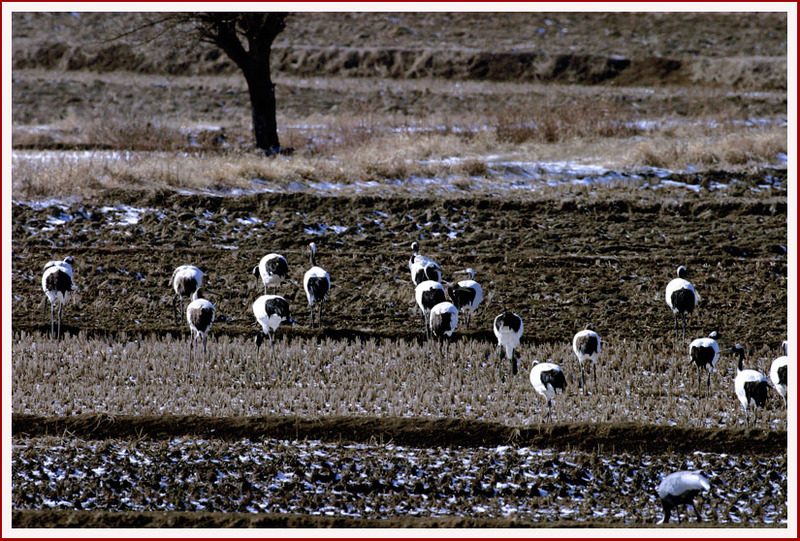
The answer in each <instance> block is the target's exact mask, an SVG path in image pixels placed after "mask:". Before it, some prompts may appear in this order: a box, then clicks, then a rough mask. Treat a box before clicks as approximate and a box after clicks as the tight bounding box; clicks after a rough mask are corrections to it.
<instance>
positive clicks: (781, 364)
mask: <svg viewBox="0 0 800 541" xmlns="http://www.w3.org/2000/svg"><path fill="white" fill-rule="evenodd" d="M788 366H789V343H788V342H787V341H786V340H784V341H783V355H782V356H780V357H778V358H776V359H775V360H774V361H772V365H770V368H769V379H771V380H772V385H773V386H774V387H775V390H776V391H778V394H779V395H781V398H783V407H784V409H786V405H787V399H786V397H787V394H788V392H789V386H788V380H787V377H788V375H789V374H788V373H787V372H788Z"/></svg>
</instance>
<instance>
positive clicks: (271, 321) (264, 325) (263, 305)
mask: <svg viewBox="0 0 800 541" xmlns="http://www.w3.org/2000/svg"><path fill="white" fill-rule="evenodd" d="M253 315H254V316H255V317H256V321H258V323H259V324H260V325H261V330H262V332H261V333H259V334H258V335H256V346H257V347H261V342H262V340H263V339H264V335H266V336H267V337H268V338H269V341H270V343H272V344H274V343H275V331H277V330H278V327H279V326H280V325H281V323H291V322H292V316H291V313H290V312H289V303H288V302H287V301H286V299H284V298H283V297H281V296H280V295H261V296H260V297H259V298H257V299H256V301H255V302H254V303H253Z"/></svg>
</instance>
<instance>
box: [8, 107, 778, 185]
mask: <svg viewBox="0 0 800 541" xmlns="http://www.w3.org/2000/svg"><path fill="white" fill-rule="evenodd" d="M552 127H553V130H554V131H552V132H550V133H551V134H555V133H557V132H559V130H561V129H563V130H566V133H562V134H561V135H559V136H557V138H558V137H564V138H565V140H561V139H559V140H557V141H542V140H541V137H542V135H541V134H539V135H537V134H536V133H534V132H536V131H537V130H536V129H534V130H533V132H530V131H528V130H529V129H528V128H524V127H522V124H520V125H517V126H516V127H513V128H511V127H509V125H508V124H505V125H504V126H503V127H502V128H501V127H499V126H498V127H497V128H496V129H493V130H481V131H478V132H473V133H471V134H469V136H465V135H463V134H459V133H453V132H452V131H451V132H450V133H438V132H434V131H426V130H414V131H411V130H408V129H403V128H395V127H391V126H389V127H387V126H383V125H377V124H373V123H368V122H367V121H366V120H365V121H364V122H362V123H360V124H359V123H352V124H347V125H343V124H341V123H340V124H338V125H336V126H335V127H333V128H329V129H327V130H326V129H320V130H318V131H317V132H316V133H314V134H313V135H311V134H308V132H303V133H301V132H300V131H299V130H296V131H294V132H289V134H288V136H287V137H285V138H284V141H285V143H286V144H287V145H288V146H294V145H295V144H297V143H299V146H297V147H295V149H294V154H293V155H291V156H278V157H276V158H274V159H265V158H264V157H262V156H260V155H258V154H256V153H253V152H246V151H229V150H228V151H223V152H218V151H214V150H213V149H200V150H198V149H197V147H189V146H185V147H184V148H183V149H179V148H178V147H180V146H181V144H185V143H183V142H184V141H186V139H187V137H186V135H185V134H182V133H180V132H179V131H177V130H170V129H168V128H165V127H163V126H157V125H149V124H147V123H144V124H141V123H136V122H133V123H132V124H131V125H130V126H128V125H125V124H118V125H110V126H107V127H106V128H105V131H104V130H101V129H97V130H96V133H97V134H98V135H96V137H98V140H102V141H105V143H106V144H108V145H110V146H112V147H113V148H117V149H124V148H126V146H132V147H135V148H137V149H141V150H136V151H134V152H127V151H120V152H116V153H108V152H107V151H94V152H93V151H86V152H82V153H81V154H82V155H83V156H84V157H83V158H80V159H78V158H76V157H74V156H71V155H70V154H69V153H63V154H58V153H54V154H53V156H52V157H50V158H48V159H24V160H23V159H15V162H14V167H13V177H12V182H13V183H12V186H13V188H12V191H13V194H14V197H15V198H18V199H36V198H42V197H54V196H61V197H63V196H74V195H91V194H92V193H95V192H97V191H102V190H103V189H108V188H124V189H136V190H138V189H160V188H171V189H182V190H209V189H211V190H221V191H223V192H224V191H227V190H230V189H235V188H238V189H247V188H252V186H253V182H254V181H255V180H258V181H261V182H267V183H270V184H272V185H273V186H274V187H275V188H277V189H281V187H283V188H285V187H286V186H288V185H289V184H290V183H292V182H298V183H307V182H324V183H331V182H332V183H340V184H343V185H349V184H354V183H366V182H377V183H385V182H386V181H390V182H391V181H404V180H407V179H411V178H438V179H444V180H448V182H449V183H451V184H452V185H454V186H456V187H458V186H468V185H470V179H471V178H474V177H487V176H489V166H488V162H489V159H490V158H492V157H496V156H505V157H506V159H510V160H514V161H519V162H527V163H531V164H535V163H537V162H540V161H545V162H547V161H561V160H566V161H571V159H573V160H574V159H575V158H576V157H578V156H581V157H582V158H580V159H578V160H577V162H578V163H594V164H598V165H602V166H604V167H606V168H610V169H617V170H623V169H628V168H633V169H636V168H638V167H642V166H650V167H661V168H666V169H671V170H679V171H680V170H685V169H687V168H690V167H692V168H694V169H696V170H704V169H715V170H729V171H732V172H734V171H747V170H754V169H758V168H760V167H764V166H765V165H768V164H774V163H776V157H777V156H778V154H779V153H786V152H787V133H786V129H785V128H784V127H749V128H743V129H739V130H737V131H732V130H730V131H729V129H724V130H720V131H722V132H723V133H721V134H719V135H715V136H708V135H705V134H701V135H695V136H692V137H686V136H685V133H686V131H688V129H679V130H675V129H669V130H664V131H660V130H650V131H649V133H648V134H647V136H646V137H619V136H613V137H612V136H608V137H600V138H598V137H597V135H589V136H587V137H580V136H572V135H570V134H571V133H573V132H572V130H573V129H575V128H574V127H566V126H561V127H558V123H557V122H556V123H554V124H553V126H552ZM595 127H600V125H599V124H595ZM603 129H604V128H603ZM559 133H560V132H559ZM128 137H130V139H127V138H128ZM543 137H544V139H549V138H550V136H549V135H544V136H543ZM553 137H556V136H555V135H553ZM509 139H512V140H509ZM120 140H127V141H128V142H132V141H135V142H136V144H131V145H125V144H113V145H112V144H110V142H112V141H120ZM207 141H208V143H207V146H213V145H217V146H218V143H215V142H214V141H215V139H214V138H213V133H212V134H210V135H208V136H207ZM158 148H162V149H163V148H167V149H169V150H167V151H164V150H158V151H156V149H158ZM22 156H24V153H18V157H19V158H21V157H22ZM587 157H588V158H589V159H588V160H587V159H586V158H587ZM443 158H444V159H443ZM492 159H494V158H492Z"/></svg>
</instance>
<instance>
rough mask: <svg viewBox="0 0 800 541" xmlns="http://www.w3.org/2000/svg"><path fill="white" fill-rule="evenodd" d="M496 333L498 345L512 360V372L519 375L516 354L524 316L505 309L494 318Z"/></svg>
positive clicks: (500, 352)
mask: <svg viewBox="0 0 800 541" xmlns="http://www.w3.org/2000/svg"><path fill="white" fill-rule="evenodd" d="M493 328H494V335H495V336H496V337H497V347H498V348H499V349H500V351H499V354H501V355H502V352H503V350H505V353H506V359H508V360H510V361H511V373H512V374H513V375H515V376H516V375H517V357H516V356H515V355H514V353H515V351H514V350H515V349H516V348H517V346H519V339H520V337H521V336H522V329H523V328H524V325H523V323H522V318H521V317H519V316H518V315H517V314H515V313H513V312H509V311H508V310H505V309H504V310H503V313H502V314H500V315H499V316H497V317H496V318H494V325H493Z"/></svg>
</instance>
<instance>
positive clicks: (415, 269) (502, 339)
mask: <svg viewBox="0 0 800 541" xmlns="http://www.w3.org/2000/svg"><path fill="white" fill-rule="evenodd" d="M411 249H412V255H411V259H410V260H409V263H408V266H409V272H410V273H411V279H412V281H413V283H414V286H415V292H414V297H415V300H416V303H417V306H418V307H419V309H420V311H421V313H422V318H423V320H424V325H425V327H424V328H425V334H426V337H427V338H428V339H436V340H437V341H438V343H439V350H440V352H441V349H442V346H443V344H445V343H449V339H450V338H451V337H452V335H453V333H454V331H455V329H456V327H457V325H458V322H459V317H460V315H462V316H463V317H464V319H465V325H466V327H467V328H469V324H470V319H471V316H472V314H473V313H474V312H475V311H476V310H477V309H478V307H479V306H480V304H481V302H482V300H483V289H482V288H481V286H480V284H479V283H478V282H476V281H475V271H474V270H473V269H471V268H467V269H465V270H463V271H458V272H460V273H463V274H466V275H467V276H468V278H467V279H466V280H462V281H459V282H457V283H445V284H443V283H442V269H441V266H440V265H439V264H438V263H436V262H435V261H434V260H432V259H431V258H429V257H426V256H423V255H420V254H419V243H417V242H414V243H413V244H412V245H411ZM308 250H309V255H310V263H311V267H310V268H309V269H308V270H307V271H306V272H305V275H304V277H303V289H304V290H305V293H306V298H307V300H308V306H309V310H310V313H311V314H310V315H311V320H310V321H311V327H312V328H313V327H314V326H315V323H314V322H315V317H314V316H315V310H316V316H317V317H316V326H317V327H318V328H321V327H322V308H323V305H324V303H325V301H326V300H327V298H328V292H329V291H330V287H331V279H330V275H329V274H328V272H327V271H326V270H325V269H324V268H322V267H320V266H318V265H317V262H316V252H317V247H316V244H315V243H313V242H312V243H310V244H309V246H308ZM73 263H74V261H73V258H72V257H67V258H65V259H64V260H63V261H48V262H47V264H46V265H45V267H44V273H43V274H42V289H43V291H44V293H45V295H46V300H49V302H50V333H51V336H54V337H56V338H59V337H60V335H61V317H62V312H63V309H64V304H65V303H66V302H67V300H68V299H69V297H70V294H71V293H72V291H73V290H74V287H75V286H74V282H73V270H72V265H73ZM253 274H254V275H255V276H256V277H257V278H258V277H260V278H261V281H262V283H263V285H264V294H263V295H261V296H260V297H258V298H257V299H256V300H255V302H254V303H253V315H254V316H255V319H256V321H257V322H258V323H259V324H260V325H261V329H262V330H261V332H260V333H258V334H257V335H256V346H257V348H260V346H261V344H262V343H263V340H264V338H265V337H266V338H268V339H269V341H270V343H271V344H272V346H273V347H274V343H275V333H276V331H277V329H278V327H279V326H280V325H281V324H283V323H294V320H293V319H292V317H291V312H290V309H289V303H288V301H287V300H286V299H285V298H284V297H282V296H280V295H277V294H268V288H270V287H272V288H277V287H279V286H280V285H281V283H282V282H284V281H287V280H290V278H289V265H288V262H287V261H286V258H285V257H284V256H282V255H279V254H274V253H272V254H268V255H266V256H264V257H263V258H262V259H261V261H260V262H259V264H258V265H257V266H256V267H254V268H253ZM677 275H678V277H677V278H675V279H673V280H672V281H671V282H669V284H668V285H667V287H666V302H667V306H668V307H669V308H670V309H671V310H672V312H673V313H674V316H675V338H676V341H677V339H678V331H679V321H678V319H679V316H680V319H681V322H682V332H683V334H682V336H683V338H684V340H685V336H686V321H687V318H688V316H690V315H691V314H692V312H693V311H694V309H695V307H696V306H697V304H698V303H699V301H700V295H699V294H698V293H697V291H696V290H695V288H694V286H693V285H692V283H691V282H689V281H688V279H687V278H688V271H687V269H686V267H684V266H680V267H678V269H677ZM202 285H203V272H202V271H201V270H200V269H198V268H197V267H194V266H191V265H182V266H179V267H178V268H176V269H175V271H174V272H173V274H172V277H171V278H170V281H169V287H171V288H172V289H173V290H174V292H175V297H174V301H173V309H174V312H175V317H176V321H179V317H180V316H179V314H180V313H181V312H182V311H183V302H184V301H183V299H184V297H186V298H190V299H191V301H190V302H189V303H188V305H187V306H186V309H185V314H186V321H187V323H188V324H189V328H190V330H191V333H192V337H191V340H190V346H189V348H190V354H191V352H192V351H193V350H194V351H196V350H197V348H198V347H199V345H200V344H201V343H202V346H203V353H204V355H205V352H206V342H207V338H208V333H209V331H210V329H211V326H212V324H213V323H214V316H215V312H216V310H215V307H214V305H213V304H212V303H211V302H210V301H208V300H206V299H204V298H202V294H201V287H202ZM445 286H446V287H445ZM448 297H449V299H450V300H448ZM42 306H43V307H44V303H43V305H42ZM492 327H493V331H494V334H495V336H496V337H497V345H498V349H499V355H500V356H504V357H505V359H506V360H509V361H510V362H511V372H512V374H514V375H516V374H517V372H518V363H517V359H518V354H517V351H516V348H517V347H518V346H519V343H520V337H521V336H522V332H523V329H524V324H523V321H522V318H521V317H520V316H519V315H518V314H515V313H514V312H511V311H509V310H507V309H506V308H505V307H504V308H503V312H502V313H500V314H499V315H497V316H496V317H495V318H494V321H493V325H492ZM721 340H722V339H721V337H720V336H719V334H718V333H717V332H716V331H715V332H712V333H711V334H710V335H709V336H708V337H705V338H698V339H696V340H693V341H692V342H691V343H690V345H689V359H690V361H691V362H693V363H694V364H695V365H696V366H697V371H698V372H697V373H698V379H697V388H698V392H702V391H701V387H702V371H703V370H705V371H706V372H707V379H706V394H709V393H710V388H711V371H712V369H713V368H714V366H715V364H716V362H717V361H718V359H719V356H720V353H723V352H729V353H733V354H734V355H736V356H737V357H738V363H737V371H736V377H735V379H734V389H735V392H736V396H737V398H738V399H739V401H740V403H741V405H742V408H743V409H744V412H745V423H746V425H747V426H748V427H749V426H750V408H751V407H752V409H753V423H755V422H757V419H758V408H763V407H764V405H765V403H766V400H767V395H768V390H769V382H768V380H767V378H766V377H765V376H764V375H763V374H761V373H760V372H758V371H757V370H753V369H745V368H744V358H745V349H744V347H743V346H742V345H740V344H735V345H734V346H732V347H730V348H728V349H727V350H721V349H720V345H719V341H721ZM572 348H573V351H574V352H575V356H576V357H577V359H578V364H579V366H580V380H579V381H580V387H581V389H585V386H586V379H585V371H584V363H590V364H591V371H592V375H593V378H594V381H595V385H596V382H597V362H598V356H599V355H600V351H601V340H600V336H599V335H598V334H597V333H596V332H595V331H594V330H593V329H592V327H591V326H587V328H586V329H584V330H582V331H579V332H578V333H576V334H575V336H574V338H573V341H572ZM783 349H784V355H783V356H781V357H778V358H777V359H775V360H774V361H773V362H772V365H771V369H770V379H771V381H772V386H773V387H774V388H775V389H776V391H777V392H778V393H779V394H780V396H781V397H782V398H783V402H784V407H786V401H787V393H788V383H787V366H788V344H787V342H786V341H784V342H783ZM530 382H531V385H532V386H533V389H534V390H535V391H536V392H537V393H538V394H540V395H541V396H542V397H544V399H545V400H546V403H547V411H546V413H545V419H546V420H549V419H550V418H551V415H552V403H553V399H554V397H555V395H556V394H557V393H559V392H563V391H564V389H565V388H566V385H567V381H566V378H565V376H564V372H563V371H562V369H561V367H560V366H559V365H557V364H555V363H552V362H539V361H538V360H535V361H534V362H533V365H532V367H531V370H530ZM710 488H711V485H710V483H709V480H708V479H707V478H705V477H704V476H703V475H702V473H701V472H699V471H678V472H675V473H672V474H670V475H668V476H666V477H665V478H664V479H663V480H662V482H661V483H660V484H659V486H658V487H657V489H656V492H657V494H658V496H659V498H660V500H661V504H662V507H663V518H662V519H661V521H660V523H665V522H669V519H670V516H671V513H672V510H673V509H675V508H676V507H677V506H679V505H686V506H691V507H692V508H693V509H694V511H695V514H696V515H697V519H698V520H701V516H700V513H699V511H698V510H697V508H696V507H695V505H694V499H695V497H696V496H697V495H698V494H699V493H701V492H703V491H706V490H709V489H710Z"/></svg>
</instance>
